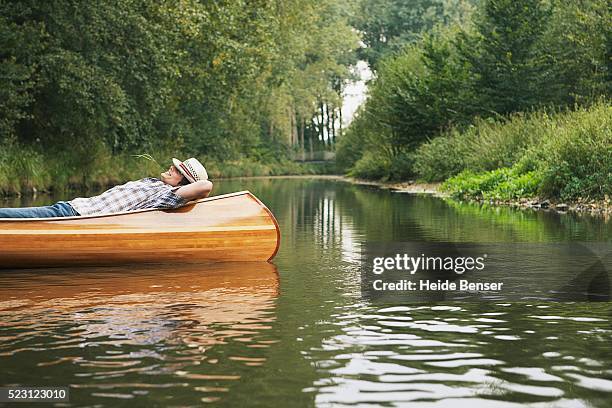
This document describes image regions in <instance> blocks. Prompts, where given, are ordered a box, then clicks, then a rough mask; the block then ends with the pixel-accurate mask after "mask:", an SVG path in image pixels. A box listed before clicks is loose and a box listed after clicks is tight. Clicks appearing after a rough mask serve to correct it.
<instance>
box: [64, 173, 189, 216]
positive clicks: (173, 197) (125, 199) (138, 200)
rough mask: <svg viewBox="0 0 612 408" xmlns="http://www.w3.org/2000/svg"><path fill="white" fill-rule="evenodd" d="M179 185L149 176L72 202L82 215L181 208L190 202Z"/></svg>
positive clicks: (73, 206)
mask: <svg viewBox="0 0 612 408" xmlns="http://www.w3.org/2000/svg"><path fill="white" fill-rule="evenodd" d="M179 187H180V186H178V187H172V186H170V185H168V184H166V183H164V182H163V181H161V180H159V179H156V178H152V177H148V178H144V179H142V180H138V181H130V182H128V183H125V184H122V185H120V186H115V187H113V188H111V189H110V190H106V191H105V192H104V193H102V194H100V195H97V196H95V197H90V198H75V199H74V200H72V201H68V204H70V205H71V206H72V208H74V209H75V210H76V211H77V212H78V213H79V214H80V215H101V214H111V213H116V212H122V211H131V210H139V209H142V208H177V207H180V206H182V205H185V204H186V203H187V200H185V199H184V198H182V197H181V196H179V195H177V194H176V193H175V191H176V190H178V189H179Z"/></svg>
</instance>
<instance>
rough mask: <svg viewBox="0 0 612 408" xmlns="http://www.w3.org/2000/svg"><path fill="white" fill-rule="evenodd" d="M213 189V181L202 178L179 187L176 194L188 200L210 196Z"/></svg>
mask: <svg viewBox="0 0 612 408" xmlns="http://www.w3.org/2000/svg"><path fill="white" fill-rule="evenodd" d="M212 189H213V183H212V182H210V180H200V181H196V182H195V183H191V184H187V185H186V186H183V187H181V188H179V189H178V190H176V194H178V195H179V196H181V197H183V198H184V199H185V200H187V201H192V200H198V199H200V198H206V197H208V195H209V194H210V192H211V191H212Z"/></svg>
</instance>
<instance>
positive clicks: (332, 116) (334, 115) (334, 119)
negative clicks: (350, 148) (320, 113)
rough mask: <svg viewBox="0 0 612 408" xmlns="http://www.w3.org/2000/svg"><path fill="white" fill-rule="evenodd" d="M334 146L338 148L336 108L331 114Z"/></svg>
mask: <svg viewBox="0 0 612 408" xmlns="http://www.w3.org/2000/svg"><path fill="white" fill-rule="evenodd" d="M331 132H332V147H333V148H334V149H335V148H336V108H335V107H334V108H333V109H332V115H331Z"/></svg>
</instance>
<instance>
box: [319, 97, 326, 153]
mask: <svg viewBox="0 0 612 408" xmlns="http://www.w3.org/2000/svg"><path fill="white" fill-rule="evenodd" d="M319 109H320V110H321V127H320V129H319V132H320V137H321V141H322V142H323V145H325V110H324V109H323V101H320V102H319Z"/></svg>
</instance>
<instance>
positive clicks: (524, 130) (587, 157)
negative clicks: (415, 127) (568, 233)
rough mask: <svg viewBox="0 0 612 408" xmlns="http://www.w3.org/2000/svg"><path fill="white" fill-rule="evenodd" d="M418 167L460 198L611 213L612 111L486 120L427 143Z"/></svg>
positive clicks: (601, 107) (603, 106) (602, 106)
mask: <svg viewBox="0 0 612 408" xmlns="http://www.w3.org/2000/svg"><path fill="white" fill-rule="evenodd" d="M414 170H415V172H416V174H417V176H418V177H419V178H421V179H423V180H427V181H444V182H443V184H442V186H441V190H442V191H445V192H447V193H448V194H450V195H451V196H453V197H455V198H460V199H470V200H479V201H482V200H484V201H488V202H495V203H520V204H524V205H532V206H535V205H540V206H542V205H544V206H546V205H555V204H560V207H561V208H565V207H566V206H570V205H573V206H574V207H576V206H579V207H580V206H582V207H594V208H600V209H601V208H603V209H604V210H605V209H606V207H607V212H609V207H610V198H611V197H612V106H610V105H609V104H608V103H606V102H600V103H598V104H595V105H593V106H592V107H590V108H580V109H577V110H575V111H570V112H564V113H556V114H550V113H547V112H544V111H539V112H533V113H530V114H520V115H513V116H511V117H510V118H508V119H507V120H505V121H503V122H500V121H479V122H477V123H476V124H475V125H474V126H472V127H470V128H468V129H467V130H466V131H465V132H458V131H456V130H452V131H449V132H447V133H446V134H443V135H441V136H439V137H436V138H434V139H431V140H430V141H428V142H426V143H424V144H423V145H421V146H420V147H419V148H418V149H417V151H416V153H415V161H414Z"/></svg>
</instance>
